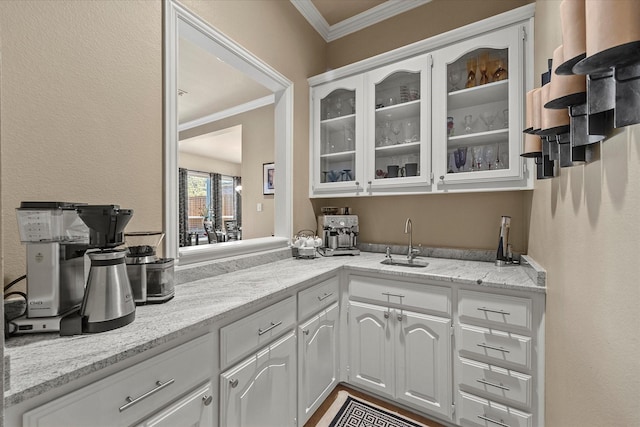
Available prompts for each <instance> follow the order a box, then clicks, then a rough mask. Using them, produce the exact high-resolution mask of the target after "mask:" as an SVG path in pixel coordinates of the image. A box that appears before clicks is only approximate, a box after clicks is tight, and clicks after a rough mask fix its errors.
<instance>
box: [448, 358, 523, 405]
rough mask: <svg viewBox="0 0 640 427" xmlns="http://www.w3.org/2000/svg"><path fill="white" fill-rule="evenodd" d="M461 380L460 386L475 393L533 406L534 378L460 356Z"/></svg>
mask: <svg viewBox="0 0 640 427" xmlns="http://www.w3.org/2000/svg"><path fill="white" fill-rule="evenodd" d="M458 361H459V369H460V382H459V384H458V386H459V387H460V388H461V389H463V390H466V391H470V392H473V393H476V394H477V393H480V394H486V395H488V396H491V397H492V398H493V399H500V400H501V401H502V400H504V401H507V402H511V404H516V405H523V406H525V407H527V408H530V407H531V393H532V386H533V379H532V377H531V375H527V374H523V373H521V372H517V371H514V370H511V369H506V368H502V367H500V366H495V365H490V364H487V363H482V362H478V361H476V360H470V359H465V358H462V357H460V358H459V359H458Z"/></svg>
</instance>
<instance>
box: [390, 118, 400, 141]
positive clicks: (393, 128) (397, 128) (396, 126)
mask: <svg viewBox="0 0 640 427" xmlns="http://www.w3.org/2000/svg"><path fill="white" fill-rule="evenodd" d="M400 130H401V129H400V123H398V122H397V121H396V122H393V124H392V125H391V132H392V133H393V134H394V135H395V136H396V144H399V143H400V141H399V140H398V135H400Z"/></svg>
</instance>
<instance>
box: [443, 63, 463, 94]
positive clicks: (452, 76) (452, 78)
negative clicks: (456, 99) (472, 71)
mask: <svg viewBox="0 0 640 427" xmlns="http://www.w3.org/2000/svg"><path fill="white" fill-rule="evenodd" d="M448 68H449V73H448V75H447V77H448V80H449V85H450V86H451V88H450V89H449V92H453V91H456V90H460V88H459V87H458V83H460V78H462V74H461V73H460V69H459V68H458V67H452V66H449V67H448Z"/></svg>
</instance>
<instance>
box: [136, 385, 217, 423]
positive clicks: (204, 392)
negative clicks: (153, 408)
mask: <svg viewBox="0 0 640 427" xmlns="http://www.w3.org/2000/svg"><path fill="white" fill-rule="evenodd" d="M213 407H214V404H213V386H212V385H211V382H210V381H209V382H208V383H206V384H204V385H203V386H202V387H199V388H198V389H197V390H195V391H193V392H192V393H189V394H188V395H187V396H185V397H183V398H182V399H180V400H178V401H177V402H175V403H173V404H172V405H169V407H167V408H165V409H163V410H161V411H159V412H158V413H157V414H155V415H153V416H152V417H149V418H148V419H147V420H146V421H144V422H142V423H140V424H138V425H137V427H175V426H188V427H205V426H206V427H208V426H213V420H214V414H213Z"/></svg>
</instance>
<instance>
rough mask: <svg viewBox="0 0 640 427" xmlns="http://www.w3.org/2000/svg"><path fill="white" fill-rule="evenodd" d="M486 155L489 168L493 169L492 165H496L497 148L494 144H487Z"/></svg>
mask: <svg viewBox="0 0 640 427" xmlns="http://www.w3.org/2000/svg"><path fill="white" fill-rule="evenodd" d="M484 157H485V159H486V161H487V168H488V169H489V170H491V167H492V166H493V167H495V160H496V150H495V147H494V146H493V145H487V146H486V147H485V149H484Z"/></svg>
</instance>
